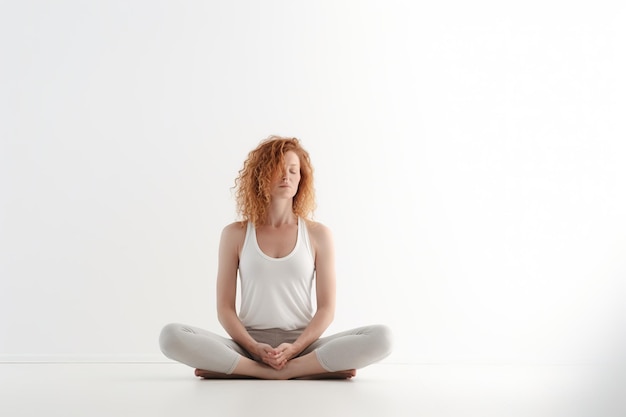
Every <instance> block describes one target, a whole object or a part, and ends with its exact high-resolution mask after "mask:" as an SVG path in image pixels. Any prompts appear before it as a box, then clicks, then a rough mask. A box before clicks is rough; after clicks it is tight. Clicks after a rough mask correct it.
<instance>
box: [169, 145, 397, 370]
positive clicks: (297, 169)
mask: <svg viewBox="0 0 626 417" xmlns="http://www.w3.org/2000/svg"><path fill="white" fill-rule="evenodd" d="M236 189H237V193H236V197H237V207H238V211H239V213H240V215H241V216H242V218H243V221H241V222H236V223H232V224H230V225H228V226H226V227H225V228H224V230H223V232H222V236H221V240H220V248H219V266H218V273H217V312H218V318H219V321H220V323H221V325H222V326H223V327H224V330H226V332H227V333H228V334H229V335H230V337H231V339H227V338H224V337H221V336H219V335H217V334H214V333H212V332H209V331H207V330H203V329H199V328H196V327H191V326H186V325H182V324H176V323H173V324H168V325H167V326H165V327H164V328H163V330H162V332H161V336H160V338H159V341H160V346H161V350H162V352H163V353H164V354H165V356H167V357H168V358H171V359H173V360H176V361H179V362H182V363H184V364H187V365H189V366H192V367H194V368H196V376H199V377H203V378H260V379H294V378H319V379H324V378H352V377H353V376H355V375H356V369H358V368H362V367H364V366H367V365H369V364H372V363H374V362H377V361H379V360H381V359H383V358H384V357H386V356H387V355H388V354H389V353H390V351H391V340H390V339H391V338H390V331H389V329H388V328H387V327H386V326H382V325H374V326H366V327H361V328H357V329H353V330H350V331H346V332H342V333H339V334H336V335H333V336H329V337H324V338H320V337H321V336H322V333H324V331H325V330H326V329H327V328H328V326H329V325H330V323H331V322H332V320H333V316H334V313H335V265H334V262H335V259H334V250H333V240H332V236H331V232H330V230H329V229H328V228H327V227H325V226H323V225H322V224H320V223H316V222H313V221H311V220H308V217H309V215H310V214H311V212H312V211H313V208H314V205H315V195H314V188H313V168H312V166H311V162H310V159H309V155H308V153H307V152H306V151H305V150H304V149H303V148H302V146H301V145H300V143H299V141H298V140H297V139H295V138H281V137H277V136H272V137H270V138H268V139H266V140H265V141H263V142H261V144H260V145H259V146H258V147H257V148H256V149H254V150H253V151H251V152H250V153H249V155H248V159H247V160H246V161H245V163H244V166H243V169H242V170H241V171H240V172H239V177H238V178H237V180H236ZM238 275H239V280H240V281H241V306H240V311H239V312H237V310H236V306H235V298H236V292H237V277H238ZM314 282H315V290H316V296H317V298H316V300H317V303H316V305H317V308H316V309H315V311H313V307H312V300H311V294H312V285H313V283H314Z"/></svg>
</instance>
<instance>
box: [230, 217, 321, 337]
mask: <svg viewBox="0 0 626 417" xmlns="http://www.w3.org/2000/svg"><path fill="white" fill-rule="evenodd" d="M314 274H315V263H314V261H313V254H312V251H311V244H310V242H309V234H308V231H307V228H306V224H305V221H304V220H303V219H298V236H297V238H296V245H295V247H294V248H293V250H292V251H291V253H289V254H288V255H286V256H284V257H282V258H272V257H270V256H267V255H266V254H265V253H263V252H262V251H261V248H260V247H259V244H258V243H257V239H256V229H255V227H254V225H253V224H252V222H248V229H247V231H246V237H245V240H244V243H243V248H242V249H241V255H240V257H239V278H240V280H241V308H240V311H239V319H240V320H241V322H242V323H243V325H244V326H245V327H246V328H249V329H274V328H276V329H282V330H296V329H303V328H305V327H306V326H307V325H308V324H309V322H310V321H311V319H312V318H313V307H312V304H311V290H312V287H313V277H314Z"/></svg>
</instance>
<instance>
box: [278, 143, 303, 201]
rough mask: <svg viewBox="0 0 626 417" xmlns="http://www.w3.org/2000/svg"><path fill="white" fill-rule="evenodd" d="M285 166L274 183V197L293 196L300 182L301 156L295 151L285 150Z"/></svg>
mask: <svg viewBox="0 0 626 417" xmlns="http://www.w3.org/2000/svg"><path fill="white" fill-rule="evenodd" d="M284 159H285V166H284V167H283V168H282V170H281V171H279V172H278V174H276V177H275V178H274V181H273V183H272V197H273V198H293V197H294V196H295V195H296V192H298V185H299V184H300V158H298V155H296V153H295V152H294V151H287V152H285V158H284Z"/></svg>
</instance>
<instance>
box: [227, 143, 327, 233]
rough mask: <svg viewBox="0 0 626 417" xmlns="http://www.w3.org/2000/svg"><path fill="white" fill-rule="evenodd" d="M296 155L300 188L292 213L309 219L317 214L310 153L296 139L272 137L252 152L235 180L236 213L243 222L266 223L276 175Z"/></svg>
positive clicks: (294, 199) (295, 197) (294, 200)
mask: <svg viewBox="0 0 626 417" xmlns="http://www.w3.org/2000/svg"><path fill="white" fill-rule="evenodd" d="M288 151H293V152H295V154H296V155H298V158H299V159H300V184H299V186H298V191H297V192H296V195H295V196H294V198H293V212H294V214H296V215H297V216H299V217H303V218H305V219H306V218H309V216H310V215H312V213H313V211H314V210H315V189H314V187H313V166H312V165H311V160H310V158H309V154H308V152H307V151H306V150H305V149H304V148H303V147H302V146H301V145H300V141H299V140H298V139H296V138H284V137H280V136H270V137H269V138H267V139H265V140H263V141H261V143H260V144H259V146H257V148H256V149H254V150H252V151H250V153H249V154H248V158H247V159H246V161H245V162H244V164H243V168H242V169H241V170H240V171H239V176H238V177H237V179H236V180H235V189H236V193H235V197H236V201H237V212H238V213H239V214H240V215H241V217H242V218H243V220H244V221H251V222H252V223H253V224H254V225H260V224H262V223H263V222H264V221H265V217H266V215H267V208H268V207H269V204H270V199H271V196H270V186H271V183H272V179H273V178H274V177H275V175H276V174H277V173H280V172H282V170H284V156H285V153H286V152H288Z"/></svg>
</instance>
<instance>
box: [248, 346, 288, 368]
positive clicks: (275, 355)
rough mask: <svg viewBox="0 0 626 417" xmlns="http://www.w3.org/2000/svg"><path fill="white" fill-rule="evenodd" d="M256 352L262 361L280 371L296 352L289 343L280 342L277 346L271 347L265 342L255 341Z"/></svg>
mask: <svg viewBox="0 0 626 417" xmlns="http://www.w3.org/2000/svg"><path fill="white" fill-rule="evenodd" d="M256 354H257V356H259V357H260V358H261V361H263V363H265V364H267V365H269V366H271V367H272V368H274V369H276V370H278V371H280V370H281V369H283V368H284V367H285V365H287V362H288V361H289V360H290V359H292V358H293V357H294V356H296V355H297V354H298V352H297V349H296V348H295V347H294V346H293V344H291V343H282V344H280V345H279V346H277V347H272V346H270V345H268V344H266V343H257V345H256Z"/></svg>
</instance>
